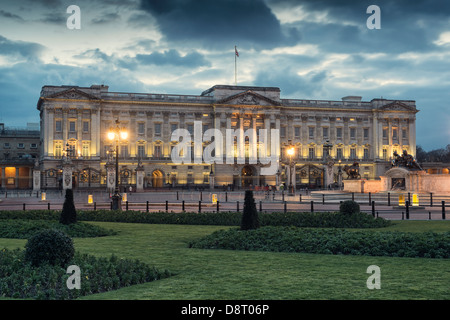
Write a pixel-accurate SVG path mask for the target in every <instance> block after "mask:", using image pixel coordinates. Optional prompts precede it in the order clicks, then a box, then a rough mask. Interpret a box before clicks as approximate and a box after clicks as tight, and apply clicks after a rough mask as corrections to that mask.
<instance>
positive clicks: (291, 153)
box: [286, 140, 295, 196]
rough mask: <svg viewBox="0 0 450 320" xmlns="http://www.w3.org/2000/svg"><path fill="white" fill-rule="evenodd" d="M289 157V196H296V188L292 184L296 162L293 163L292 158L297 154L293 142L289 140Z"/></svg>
mask: <svg viewBox="0 0 450 320" xmlns="http://www.w3.org/2000/svg"><path fill="white" fill-rule="evenodd" d="M286 152H287V155H288V156H289V195H290V196H293V195H295V187H294V185H293V184H292V173H293V171H294V162H293V161H292V157H293V156H294V154H295V147H294V146H293V145H292V143H291V141H290V140H289V147H288V148H287V150H286Z"/></svg>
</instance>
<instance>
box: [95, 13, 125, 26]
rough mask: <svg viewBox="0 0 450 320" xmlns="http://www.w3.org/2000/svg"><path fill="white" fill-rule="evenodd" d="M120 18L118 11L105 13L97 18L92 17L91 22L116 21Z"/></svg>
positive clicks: (104, 22)
mask: <svg viewBox="0 0 450 320" xmlns="http://www.w3.org/2000/svg"><path fill="white" fill-rule="evenodd" d="M118 20H120V15H119V14H118V13H106V14H103V15H101V16H100V17H98V18H94V19H92V23H93V24H107V23H112V22H117V21H118Z"/></svg>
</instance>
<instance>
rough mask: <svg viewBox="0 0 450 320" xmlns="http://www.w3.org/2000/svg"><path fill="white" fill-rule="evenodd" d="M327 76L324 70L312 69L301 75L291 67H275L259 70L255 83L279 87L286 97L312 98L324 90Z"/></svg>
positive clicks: (256, 84)
mask: <svg viewBox="0 0 450 320" xmlns="http://www.w3.org/2000/svg"><path fill="white" fill-rule="evenodd" d="M326 76H327V72H326V71H324V70H319V71H312V72H309V73H308V74H306V75H304V76H300V75H298V74H297V73H296V71H295V70H293V69H292V68H289V67H288V68H274V69H272V70H263V71H260V72H258V74H257V75H256V77H255V80H254V81H253V84H254V85H255V86H263V87H265V86H267V87H279V88H280V89H281V93H282V97H284V98H286V97H295V98H306V97H309V98H312V97H314V95H315V94H318V93H319V92H320V91H321V90H322V86H323V81H324V80H326ZM316 97H317V96H316Z"/></svg>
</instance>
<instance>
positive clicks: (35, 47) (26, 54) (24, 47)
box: [0, 35, 45, 60]
mask: <svg viewBox="0 0 450 320" xmlns="http://www.w3.org/2000/svg"><path fill="white" fill-rule="evenodd" d="M44 49H45V47H44V46H42V45H40V44H38V43H32V42H24V41H12V40H9V39H7V38H5V37H3V36H1V35H0V55H3V56H9V57H14V58H20V57H22V58H26V59H29V60H32V59H39V56H40V54H41V53H42V52H43V51H44Z"/></svg>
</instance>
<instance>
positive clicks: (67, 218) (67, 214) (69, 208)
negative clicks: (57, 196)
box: [59, 189, 77, 224]
mask: <svg viewBox="0 0 450 320" xmlns="http://www.w3.org/2000/svg"><path fill="white" fill-rule="evenodd" d="M59 222H60V223H62V224H71V223H76V222H77V211H76V209H75V204H74V202H73V190H72V189H66V198H65V200H64V205H63V208H62V212H61V217H60V219H59Z"/></svg>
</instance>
